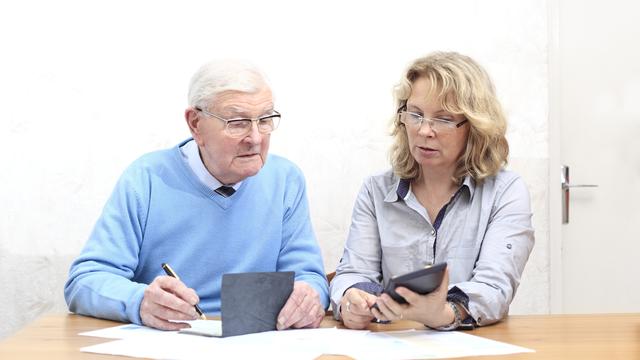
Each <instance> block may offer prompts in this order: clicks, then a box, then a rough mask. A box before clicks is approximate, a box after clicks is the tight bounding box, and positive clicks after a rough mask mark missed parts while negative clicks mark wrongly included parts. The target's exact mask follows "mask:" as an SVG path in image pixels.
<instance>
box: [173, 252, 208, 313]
mask: <svg viewBox="0 0 640 360" xmlns="http://www.w3.org/2000/svg"><path fill="white" fill-rule="evenodd" d="M162 269H163V270H164V272H166V273H167V275H169V276H171V277H174V278H176V279H178V280H180V277H179V276H178V274H176V273H175V271H173V269H172V268H171V266H169V264H167V263H162ZM194 307H195V308H196V312H197V313H198V315H200V318H201V319H202V320H207V317H206V316H204V313H203V312H202V310H200V308H199V307H198V304H196V305H194Z"/></svg>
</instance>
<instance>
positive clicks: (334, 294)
mask: <svg viewBox="0 0 640 360" xmlns="http://www.w3.org/2000/svg"><path fill="white" fill-rule="evenodd" d="M368 184H369V182H367V181H365V183H364V184H363V186H362V188H361V189H360V192H359V193H358V197H357V199H356V202H355V205H354V208H353V214H352V218H351V227H350V229H349V235H348V237H347V241H346V243H345V248H344V253H343V256H342V259H341V261H340V264H339V265H338V267H337V268H336V276H335V278H334V279H333V281H332V282H331V289H330V293H331V304H332V307H333V310H334V315H335V316H336V318H337V317H339V311H338V305H339V304H340V300H341V299H342V295H343V294H344V292H345V291H346V290H347V289H348V288H350V287H351V286H353V285H354V284H356V283H361V282H370V283H375V284H380V283H381V279H382V274H381V267H380V259H381V257H382V251H381V248H380V235H379V233H378V227H377V220H376V215H375V204H374V201H373V196H372V193H371V189H370V187H369V185H368Z"/></svg>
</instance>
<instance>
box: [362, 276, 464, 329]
mask: <svg viewBox="0 0 640 360" xmlns="http://www.w3.org/2000/svg"><path fill="white" fill-rule="evenodd" d="M448 288H449V271H448V270H445V272H444V276H443V277H442V282H441V283H440V286H438V288H437V289H436V290H435V291H433V292H431V293H429V294H426V295H420V294H418V293H415V292H413V291H411V290H409V289H407V288H405V287H398V288H396V292H397V293H398V294H399V295H400V296H402V297H403V298H404V299H405V300H407V304H399V303H397V302H395V301H394V300H393V299H392V298H391V297H390V296H389V295H387V294H382V295H381V296H380V297H379V298H378V301H377V302H376V304H377V308H376V307H374V308H372V309H371V311H372V313H373V315H374V316H375V317H376V318H377V319H379V320H390V321H393V320H403V319H404V320H413V321H417V322H419V323H422V324H425V325H427V326H429V327H432V328H437V327H440V326H445V325H448V324H451V323H452V322H453V321H454V318H455V315H454V313H453V310H452V309H451V307H450V306H449V305H448V304H447V292H448Z"/></svg>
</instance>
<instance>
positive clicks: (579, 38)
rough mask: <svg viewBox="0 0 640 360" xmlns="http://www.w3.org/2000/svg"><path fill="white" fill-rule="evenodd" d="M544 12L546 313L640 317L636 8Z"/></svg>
mask: <svg viewBox="0 0 640 360" xmlns="http://www.w3.org/2000/svg"><path fill="white" fill-rule="evenodd" d="M549 6H550V21H549V24H550V46H549V51H550V53H549V56H550V74H549V79H550V127H549V133H550V144H551V153H550V156H551V161H550V163H551V166H550V178H551V180H550V186H551V192H550V194H551V196H550V201H551V204H550V208H551V212H550V216H551V217H550V219H551V224H550V228H551V244H552V245H551V309H552V311H553V312H565V313H592V312H596V313H601V312H640V21H638V19H639V18H640V5H638V3H636V2H631V1H622V0H613V1H611V0H608V1H580V0H559V1H550V2H549ZM561 165H568V166H569V167H570V180H571V183H573V184H576V185H577V184H597V185H598V187H597V188H573V189H570V200H569V201H570V203H569V211H570V213H569V223H568V224H561V219H560V218H561V195H562V194H561V191H560V178H561V174H560V166H561Z"/></svg>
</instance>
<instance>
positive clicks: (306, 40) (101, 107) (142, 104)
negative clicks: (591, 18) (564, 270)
mask: <svg viewBox="0 0 640 360" xmlns="http://www.w3.org/2000/svg"><path fill="white" fill-rule="evenodd" d="M250 8H253V9H255V11H254V12H249V11H247V9H250ZM34 10H35V11H34ZM546 34H547V18H546V8H545V3H544V2H539V1H535V0H527V1H519V2H512V1H508V0H504V1H471V0H467V1H450V2H437V3H436V2H424V1H402V2H394V3H391V2H385V3H384V4H375V3H371V2H365V1H354V2H341V1H324V2H316V3H308V2H304V4H302V3H300V4H298V3H290V4H286V5H285V4H277V3H272V2H260V1H236V2H224V3H216V2H210V1H207V2H194V1H182V2H180V3H179V5H178V3H176V4H175V5H167V4H165V3H162V2H157V1H153V2H152V1H136V2H126V1H110V2H102V3H100V4H99V5H96V4H95V3H88V2H82V1H77V2H69V1H56V2H45V1H41V2H33V1H23V2H19V3H16V4H13V5H7V4H6V3H3V4H2V5H0V37H1V43H2V44H3V56H2V57H1V58H0V65H1V66H0V79H2V81H0V99H1V100H0V101H2V104H1V105H0V154H2V155H1V156H2V167H3V169H2V171H1V172H0V184H1V185H2V186H1V187H0V204H2V208H1V210H0V271H1V273H2V274H3V276H2V278H1V280H0V281H1V282H2V283H1V290H2V291H0V304H3V306H2V307H0V337H2V336H6V335H8V334H11V333H13V332H14V331H16V330H17V329H18V328H19V327H20V326H22V325H24V324H26V323H27V322H29V321H31V320H32V319H34V318H35V317H37V316H38V315H40V314H43V313H45V312H49V311H58V312H59V311H64V310H65V306H64V301H63V298H62V285H63V283H64V280H65V278H66V271H67V269H68V266H69V263H70V261H71V260H72V259H73V257H74V256H76V255H77V254H78V252H79V251H80V249H81V247H82V245H83V243H84V241H85V239H86V237H87V236H88V234H89V231H90V229H91V227H92V226H93V223H94V221H95V219H96V218H97V216H98V215H99V212H100V210H101V207H102V206H103V204H104V202H105V200H106V198H107V196H108V195H109V193H110V191H111V189H112V187H113V185H114V184H115V181H116V179H117V178H118V176H119V174H120V173H121V171H122V170H123V169H124V168H125V167H126V166H127V165H128V164H129V163H130V162H131V161H133V160H134V159H135V158H136V157H138V156H139V155H141V154H142V153H145V152H149V151H153V150H156V149H159V148H165V147H168V146H173V145H175V144H176V143H178V142H179V141H180V140H182V139H184V138H186V137H187V136H188V131H187V128H186V126H185V125H184V121H183V120H182V112H183V110H184V107H185V103H186V87H187V82H188V79H189V77H190V76H191V74H192V72H193V71H195V69H196V68H197V67H198V66H199V65H200V64H201V63H203V62H204V61H206V60H209V59H211V58H215V57H242V58H247V59H250V60H252V61H254V62H256V63H257V64H258V65H260V66H261V67H263V69H264V70H265V71H266V72H267V74H269V76H270V77H271V81H272V83H273V88H274V90H275V93H276V105H277V108H278V110H280V111H281V112H282V113H283V114H284V119H283V122H282V124H281V128H280V129H278V131H277V133H274V135H273V138H272V151H273V152H275V153H279V154H282V155H284V156H287V157H289V158H290V159H292V160H294V161H295V162H296V163H298V164H299V165H300V166H301V167H302V169H303V170H304V172H305V174H306V177H307V183H308V188H309V198H310V202H311V211H312V217H313V222H314V227H315V229H316V232H317V234H318V238H319V239H320V242H321V246H322V249H323V254H324V258H325V265H326V268H327V271H332V270H333V269H334V268H335V265H336V264H337V261H338V260H339V258H340V255H341V252H342V245H343V243H344V239H345V236H346V231H347V228H348V226H349V218H350V214H351V208H352V205H353V200H354V198H355V195H356V192H357V190H358V188H359V187H360V183H361V181H362V179H363V178H364V177H365V176H366V175H368V174H371V173H374V172H377V171H380V170H382V169H385V168H387V166H388V165H387V159H386V156H387V147H388V144H389V138H388V136H386V131H387V125H388V118H389V116H390V115H391V114H392V113H393V110H394V109H393V108H392V102H391V87H392V85H393V84H394V83H395V82H396V81H397V79H398V78H399V76H400V74H401V71H402V70H403V68H404V66H405V65H406V64H407V63H408V62H409V61H410V60H411V59H413V58H414V57H416V56H419V55H422V54H426V53H428V52H430V51H433V50H456V51H459V52H462V53H466V54H468V55H471V56H473V57H475V58H476V59H477V60H479V61H480V62H481V63H482V64H484V65H485V66H486V68H487V69H488V70H489V72H490V73H491V74H492V76H493V78H494V80H495V83H496V86H497V89H498V92H499V95H500V97H501V99H502V101H503V103H504V106H505V108H506V110H507V113H508V115H509V119H510V128H509V134H508V137H509V140H510V144H511V149H512V157H511V165H510V166H511V168H512V169H514V170H516V171H518V172H520V173H521V174H522V175H523V176H524V178H525V180H526V181H527V183H528V184H529V187H530V189H531V194H532V198H533V208H534V213H535V217H534V224H535V227H536V237H537V245H536V247H535V250H534V254H533V256H532V258H531V259H530V262H529V264H528V266H527V269H526V272H525V276H524V278H523V284H522V286H521V288H520V291H519V292H518V296H517V297H516V300H515V303H514V305H513V307H512V312H514V313H545V312H547V311H548V309H549V305H548V303H549V286H548V277H549V260H548V219H547V214H548V201H547V187H548V185H547V182H548V181H547V179H548V167H547V163H548V154H547V147H548V140H547V111H548V105H547V80H548V78H547V59H546V53H547V36H546Z"/></svg>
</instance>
